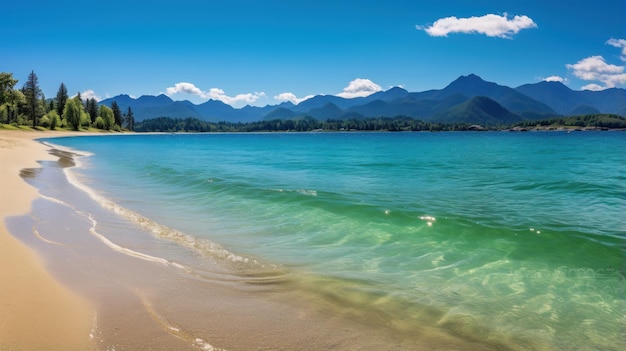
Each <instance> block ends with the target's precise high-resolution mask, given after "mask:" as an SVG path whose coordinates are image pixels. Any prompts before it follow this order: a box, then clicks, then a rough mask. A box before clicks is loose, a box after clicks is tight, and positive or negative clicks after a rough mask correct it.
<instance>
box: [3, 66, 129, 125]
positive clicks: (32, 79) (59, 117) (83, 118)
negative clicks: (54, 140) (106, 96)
mask: <svg viewBox="0 0 626 351" xmlns="http://www.w3.org/2000/svg"><path fill="white" fill-rule="evenodd" d="M17 83H18V80H17V79H15V78H13V74H12V73H6V72H1V73H0V123H6V124H14V125H28V126H32V127H33V128H38V127H40V128H49V129H52V130H54V129H56V128H70V129H73V130H79V129H81V128H89V127H92V128H97V129H102V130H116V131H121V130H123V129H126V130H133V129H134V126H135V119H134V116H133V111H132V110H131V108H130V107H128V110H127V111H126V112H125V113H122V111H121V110H120V107H119V106H118V104H117V102H113V103H112V104H111V107H110V108H109V107H108V106H105V105H100V106H98V101H97V100H96V99H94V98H88V99H86V100H85V101H83V99H82V98H81V96H80V92H79V93H78V94H76V96H74V97H72V98H70V97H69V95H68V92H67V87H66V86H65V84H64V83H61V85H60V86H59V90H58V91H57V95H56V97H55V98H54V99H50V100H46V97H45V96H44V94H43V92H42V91H41V89H40V87H39V79H38V77H37V75H36V74H35V72H34V71H31V73H30V74H29V75H28V79H27V80H26V82H25V83H24V85H23V86H22V88H21V89H16V88H15V85H16V84H17ZM48 101H49V102H48Z"/></svg>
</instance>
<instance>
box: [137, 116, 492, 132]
mask: <svg viewBox="0 0 626 351" xmlns="http://www.w3.org/2000/svg"><path fill="white" fill-rule="evenodd" d="M494 128H495V127H494ZM318 130H320V131H321V130H324V131H391V132H396V131H461V130H472V126H471V125H469V124H465V123H432V122H424V121H421V120H418V119H415V118H411V117H403V116H400V117H394V118H391V117H378V118H363V119H357V118H353V119H346V120H332V119H328V120H326V121H318V120H316V119H315V118H313V117H310V116H307V117H303V118H299V119H288V120H283V119H274V120H269V121H259V122H248V123H241V122H208V121H202V120H199V119H197V118H184V119H183V118H170V117H159V118H152V119H146V120H143V121H141V122H139V123H137V124H136V126H135V131H137V132H170V133H171V132H202V133H206V132H214V133H217V132H288V131H291V132H311V131H318Z"/></svg>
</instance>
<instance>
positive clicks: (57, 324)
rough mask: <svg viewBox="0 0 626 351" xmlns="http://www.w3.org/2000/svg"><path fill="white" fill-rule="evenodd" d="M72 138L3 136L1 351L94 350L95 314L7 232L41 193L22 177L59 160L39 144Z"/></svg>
mask: <svg viewBox="0 0 626 351" xmlns="http://www.w3.org/2000/svg"><path fill="white" fill-rule="evenodd" d="M66 135H75V133H70V132H54V131H53V132H37V131H7V130H0V160H1V162H2V168H0V184H2V188H3V196H2V200H1V201H0V217H2V223H1V224H0V282H2V286H3V288H2V289H0V301H2V303H0V316H2V317H0V350H14V349H19V350H43V349H45V350H89V349H93V346H92V344H91V342H90V338H89V333H90V331H91V328H92V324H93V321H94V317H95V309H94V308H93V307H92V306H91V305H90V303H88V302H87V300H86V299H85V298H84V297H82V296H79V295H77V294H76V293H75V292H73V291H71V290H70V289H68V288H67V287H65V286H63V285H62V284H61V283H59V282H58V281H57V280H55V279H54V278H53V277H52V275H51V274H50V273H49V272H48V271H47V269H46V265H45V263H44V262H43V260H42V259H41V257H39V256H38V255H37V254H36V253H35V252H34V251H33V250H32V249H31V248H29V247H28V246H26V245H25V244H24V243H23V242H21V241H20V240H19V239H17V238H16V237H15V236H13V235H12V233H10V232H9V231H8V230H7V227H6V223H5V221H6V219H7V218H8V217H11V216H17V215H23V214H27V213H29V211H30V209H31V204H32V202H33V201H34V200H35V199H37V198H38V191H37V190H36V189H35V188H34V187H32V186H30V185H28V184H27V183H26V182H25V181H24V180H23V179H22V178H21V177H20V172H21V171H22V170H23V169H26V168H38V167H39V164H38V163H37V162H38V161H41V160H54V159H55V158H54V157H53V156H52V155H50V154H49V153H48V152H47V147H46V146H45V145H43V144H40V143H38V142H37V141H35V139H37V138H40V137H55V136H66Z"/></svg>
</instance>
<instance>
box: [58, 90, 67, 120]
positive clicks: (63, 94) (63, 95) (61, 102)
mask: <svg viewBox="0 0 626 351" xmlns="http://www.w3.org/2000/svg"><path fill="white" fill-rule="evenodd" d="M67 99H69V97H68V96H67V88H66V87H65V84H63V83H61V86H60V87H59V90H58V91H57V98H56V101H57V113H58V114H59V116H61V115H63V110H64V109H65V104H66V103H67Z"/></svg>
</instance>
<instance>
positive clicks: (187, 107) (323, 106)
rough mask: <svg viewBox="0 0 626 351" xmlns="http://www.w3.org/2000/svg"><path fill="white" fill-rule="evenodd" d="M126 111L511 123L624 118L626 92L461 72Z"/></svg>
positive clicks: (126, 101)
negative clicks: (346, 92) (424, 82)
mask: <svg viewBox="0 0 626 351" xmlns="http://www.w3.org/2000/svg"><path fill="white" fill-rule="evenodd" d="M113 101H116V102H117V104H118V105H119V107H120V109H121V110H122V111H126V110H127V109H128V107H130V108H131V109H132V111H133V114H134V116H135V119H136V120H137V121H142V120H144V119H150V118H157V117H172V118H188V117H193V118H198V119H201V120H205V121H210V122H220V121H226V122H256V121H261V120H269V119H295V118H303V117H305V116H310V117H313V118H315V119H318V120H327V119H335V120H341V119H349V118H357V119H358V118H368V117H396V116H407V117H412V118H418V119H421V120H423V121H427V122H441V123H471V124H507V123H512V122H518V121H522V120H534V119H545V118H550V117H554V116H559V115H573V114H586V113H612V114H618V115H622V116H626V90H625V89H620V88H611V89H606V90H602V91H576V90H572V89H570V88H568V87H567V86H565V85H563V84H562V83H558V82H539V83H534V84H525V85H522V86H519V87H517V88H510V87H507V86H503V85H499V84H496V83H494V82H487V81H484V80H483V79H482V78H480V77H479V76H477V75H474V74H470V75H467V76H461V77H459V78H457V79H456V80H454V81H453V82H451V83H450V84H449V85H448V86H446V87H445V88H443V89H440V90H427V91H423V92H409V91H407V90H405V89H403V88H400V87H394V88H391V89H389V90H386V91H380V92H377V93H374V94H372V95H369V96H367V97H359V98H353V99H346V98H342V97H339V96H334V95H317V96H314V97H312V98H310V99H307V100H305V101H302V102H301V103H299V104H297V105H294V104H293V103H291V102H284V103H281V104H278V105H267V106H264V107H256V106H245V107H243V108H234V107H232V106H230V105H227V104H225V103H223V102H221V101H218V100H208V101H206V102H204V103H202V104H199V105H196V104H193V103H191V102H190V101H187V100H185V101H173V100H172V99H171V98H169V97H168V96H166V95H163V94H161V95H158V96H141V97H139V98H136V99H135V98H132V97H130V96H128V95H118V96H115V97H112V98H109V99H106V100H103V101H101V102H100V103H101V104H104V105H107V106H111V104H112V103H113Z"/></svg>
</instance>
